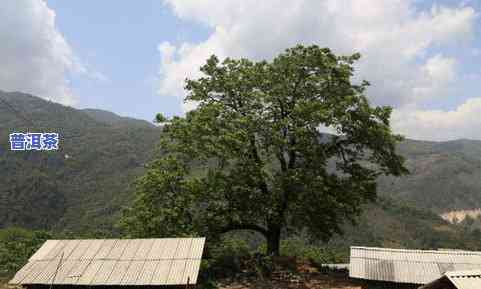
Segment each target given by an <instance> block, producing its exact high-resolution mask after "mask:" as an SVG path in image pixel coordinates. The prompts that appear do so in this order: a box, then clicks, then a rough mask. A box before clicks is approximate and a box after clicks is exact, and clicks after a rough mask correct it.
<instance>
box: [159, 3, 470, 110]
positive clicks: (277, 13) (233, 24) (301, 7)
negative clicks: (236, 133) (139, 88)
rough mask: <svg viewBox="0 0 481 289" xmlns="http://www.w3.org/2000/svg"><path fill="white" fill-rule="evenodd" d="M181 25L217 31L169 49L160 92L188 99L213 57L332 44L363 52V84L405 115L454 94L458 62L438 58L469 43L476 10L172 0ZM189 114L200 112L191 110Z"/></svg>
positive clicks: (164, 52) (264, 55)
mask: <svg viewBox="0 0 481 289" xmlns="http://www.w3.org/2000/svg"><path fill="white" fill-rule="evenodd" d="M164 3H165V4H166V5H168V6H169V7H171V9H172V10H173V11H174V13H175V14H176V15H177V16H178V17H179V18H181V19H184V20H188V21H196V22H198V23H202V24H204V25H207V26H208V27H210V28H211V29H212V33H211V34H210V36H209V37H208V38H207V39H206V40H205V41H202V42H200V43H180V44H178V45H173V44H172V43H167V42H166V43H162V44H161V45H160V46H159V52H160V54H161V67H160V71H161V79H160V89H159V93H160V94H161V95H175V96H177V97H179V100H181V99H182V98H183V97H184V96H185V92H184V90H183V86H184V82H183V80H184V79H185V78H186V77H188V78H196V77H199V76H200V72H199V71H198V68H199V66H200V65H202V64H203V63H204V62H205V59H206V58H207V57H208V56H210V55H211V54H216V55H218V56H219V57H220V58H224V57H227V56H229V57H249V58H252V59H269V58H271V57H273V56H274V55H276V54H277V53H279V52H281V51H282V50H284V49H285V48H287V47H290V46H293V45H295V44H297V43H303V44H313V43H315V44H318V45H320V46H327V47H330V48H332V49H334V51H335V52H336V53H339V54H350V53H353V52H361V54H362V55H363V58H362V59H361V61H360V62H359V63H358V64H357V70H358V72H359V73H358V75H359V80H360V79H366V80H368V81H370V82H371V83H372V87H371V88H370V89H369V91H368V94H369V96H370V97H371V100H372V102H373V103H374V104H378V105H391V106H394V107H396V108H397V109H401V108H402V109H404V110H405V109H406V108H407V107H416V104H417V103H419V102H423V101H427V100H430V101H436V100H437V99H442V98H445V97H447V96H448V94H449V93H450V92H452V89H451V87H452V84H453V82H454V81H455V80H456V75H457V60H456V59H454V58H452V57H450V56H449V55H443V54H441V53H434V55H433V53H432V51H436V50H439V49H440V48H442V47H443V46H445V45H449V44H451V43H459V42H463V41H466V42H467V41H469V40H470V39H471V38H472V36H473V27H474V23H475V19H476V17H477V14H476V11H475V10H474V9H473V8H471V7H469V6H467V4H465V5H459V6H456V7H444V6H438V5H433V6H432V7H431V8H430V9H426V10H422V9H421V8H419V7H418V6H416V1H414V0H406V1H385V0H323V1H319V0H294V1H281V0H264V1H257V0H244V1H233V0H232V1H231V0H226V1H214V0H205V1H196V0H164ZM183 108H184V110H188V109H189V108H192V106H191V105H188V106H186V105H184V106H183Z"/></svg>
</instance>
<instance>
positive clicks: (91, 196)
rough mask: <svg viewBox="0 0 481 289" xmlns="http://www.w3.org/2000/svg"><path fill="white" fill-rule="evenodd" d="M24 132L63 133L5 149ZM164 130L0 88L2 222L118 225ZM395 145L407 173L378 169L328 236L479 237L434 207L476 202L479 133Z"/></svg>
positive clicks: (444, 240) (75, 227) (385, 242)
mask: <svg viewBox="0 0 481 289" xmlns="http://www.w3.org/2000/svg"><path fill="white" fill-rule="evenodd" d="M26 131H31V132H33V131H38V132H58V133H60V138H61V140H60V149H59V150H58V151H50V152H45V151H25V152H12V151H10V150H9V140H8V135H9V133H11V132H26ZM160 134H161V130H160V128H159V127H156V126H155V125H153V124H151V123H149V122H147V121H143V120H137V119H132V118H128V117H122V116H119V115H116V114H114V113H112V112H108V111H104V110H98V109H81V110H79V109H75V108H72V107H66V106H62V105H60V104H57V103H53V102H49V101H46V100H43V99H41V98H38V97H35V96H32V95H28V94H24V93H19V92H9V93H7V92H2V91H0V229H1V228H5V227H9V226H14V225H15V226H21V227H26V228H30V229H48V230H53V231H63V232H65V231H72V232H74V233H86V232H88V233H90V234H92V233H93V234H116V230H115V226H114V224H115V223H116V220H117V219H118V217H119V214H120V212H121V209H122V207H123V206H126V205H128V204H129V203H130V201H131V199H132V184H133V181H134V180H135V179H136V178H137V177H138V176H140V175H141V174H142V173H143V172H144V166H145V164H146V163H147V162H148V161H149V160H150V159H151V158H152V156H153V154H154V153H155V147H156V144H157V142H158V140H159V136H160ZM398 150H399V152H400V153H401V154H402V155H404V156H405V157H406V160H407V162H406V163H407V166H408V167H409V169H410V171H411V174H410V175H408V176H405V177H402V178H389V177H384V178H381V179H380V181H379V195H380V201H379V202H378V203H376V204H370V205H368V206H367V207H366V210H365V213H364V214H363V215H362V216H361V217H360V218H359V226H350V225H346V236H344V237H342V238H337V239H335V240H333V242H334V243H335V244H338V245H339V246H347V244H358V245H363V244H364V245H379V246H381V245H382V246H397V247H406V246H408V247H436V246H442V247H447V246H453V247H463V248H475V247H476V246H478V243H477V242H476V241H473V240H477V239H476V238H475V237H473V236H477V235H473V234H471V233H472V232H466V231H463V228H461V227H460V226H455V225H451V224H449V223H447V222H445V221H444V220H442V219H441V218H440V217H439V216H438V214H440V213H443V212H448V211H451V210H458V209H473V208H481V141H473V140H457V141H450V142H427V141H415V140H406V141H404V142H403V143H401V144H400V145H399V147H398ZM475 233H476V234H477V233H479V232H475ZM478 239H479V238H478ZM480 245H481V243H480Z"/></svg>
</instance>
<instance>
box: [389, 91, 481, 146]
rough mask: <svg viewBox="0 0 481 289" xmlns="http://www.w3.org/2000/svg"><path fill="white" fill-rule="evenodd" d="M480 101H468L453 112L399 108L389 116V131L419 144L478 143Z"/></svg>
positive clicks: (478, 99)
mask: <svg viewBox="0 0 481 289" xmlns="http://www.w3.org/2000/svg"><path fill="white" fill-rule="evenodd" d="M480 115H481V97H477V98H471V99H468V100H467V101H466V102H464V103H463V104H461V105H460V106H459V107H457V108H456V109H454V110H449V111H443V110H420V109H415V108H403V109H399V110H395V111H394V113H393V116H392V125H393V129H394V130H395V131H396V132H399V133H401V134H405V135H408V136H409V137H410V138H414V139H420V140H436V141H443V140H453V139H459V138H474V139H481V130H480V127H481V118H480V117H479V116H480Z"/></svg>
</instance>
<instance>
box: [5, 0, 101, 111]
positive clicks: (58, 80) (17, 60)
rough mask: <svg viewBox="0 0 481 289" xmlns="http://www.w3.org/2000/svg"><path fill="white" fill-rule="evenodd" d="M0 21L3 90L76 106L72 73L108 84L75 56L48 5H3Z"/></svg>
mask: <svg viewBox="0 0 481 289" xmlns="http://www.w3.org/2000/svg"><path fill="white" fill-rule="evenodd" d="M0 19H1V20H0V43H1V44H0V89H2V90H6V91H23V92H28V93H31V94H34V95H38V96H41V97H44V98H48V99H51V100H53V101H57V102H60V103H63V104H67V105H73V104H75V103H76V101H77V100H76V98H75V97H74V95H73V93H72V90H71V88H70V85H69V82H68V75H69V74H70V73H74V74H79V75H85V76H88V77H90V78H92V79H95V80H106V77H105V76H104V75H102V74H101V73H99V72H94V71H91V70H90V69H87V68H86V67H85V66H84V65H83V64H82V63H81V62H80V60H79V59H78V58H77V57H76V56H75V54H74V53H73V51H72V48H71V47H70V45H69V44H68V43H67V41H66V40H65V38H64V37H63V35H62V34H61V33H60V32H59V30H58V29H57V27H56V24H55V12H54V11H53V10H52V9H50V8H49V7H48V6H47V4H46V3H45V1H43V0H9V1H2V8H1V9H0Z"/></svg>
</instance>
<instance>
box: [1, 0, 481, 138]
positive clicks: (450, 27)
mask: <svg viewBox="0 0 481 289" xmlns="http://www.w3.org/2000/svg"><path fill="white" fill-rule="evenodd" d="M480 12H481V1H480V0H476V1H475V0H471V1H469V0H459V1H454V0H437V1H434V0H429V1H425V0H423V1H421V0H402V1H386V0H292V1H283V0H263V1H258V0H243V1H238V0H223V1H217V0H138V1H113V0H103V1H93V0H82V1H65V0H7V1H5V2H4V3H2V7H1V8H0V19H1V20H0V43H3V44H4V45H1V46H0V55H1V56H2V57H0V67H1V69H0V89H2V90H7V91H12V90H19V91H24V92H28V93H32V94H35V95H38V96H40V97H44V98H47V99H50V100H53V101H57V102H60V103H62V104H65V105H71V106H74V107H77V108H86V107H89V108H100V109H105V110H110V111H113V112H116V113H118V114H120V115H124V116H131V117H136V118H141V119H146V120H152V119H153V117H154V115H155V114H156V113H157V112H162V113H164V114H166V115H167V116H172V115H179V114H182V113H184V112H185V111H187V110H189V109H192V108H194V107H195V106H194V105H193V104H190V103H187V104H186V103H183V101H182V99H183V97H184V95H185V91H184V90H183V85H184V83H183V80H184V79H185V78H186V77H189V78H196V77H199V76H200V72H199V71H198V69H199V66H200V65H202V64H203V63H204V61H205V59H206V58H207V57H208V56H210V55H211V54H216V55H218V56H219V57H220V58H224V57H248V58H251V59H254V60H258V59H270V58H272V57H273V56H275V55H276V54H278V53H279V52H281V51H283V50H284V49H285V48H288V47H290V46H293V45H296V44H298V43H302V44H313V43H314V44H318V45H320V46H327V47H330V48H332V49H333V50H334V51H335V52H336V53H339V54H349V53H354V52H361V54H362V55H363V58H362V60H361V61H360V62H359V63H358V64H357V66H356V69H357V74H356V79H361V78H362V79H366V80H368V81H370V82H371V84H372V87H371V88H370V89H369V90H368V96H369V98H370V100H371V102H372V103H373V104H374V105H390V106H392V107H393V108H394V111H393V115H392V127H393V130H394V131H395V132H397V133H401V134H404V135H405V136H407V137H410V138H415V139H425V140H450V139H459V138H470V139H481V129H480V128H481V118H480V117H479V115H481V92H480V91H481V89H480V88H481V34H480V33H481V20H480V16H479V13H480Z"/></svg>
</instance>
